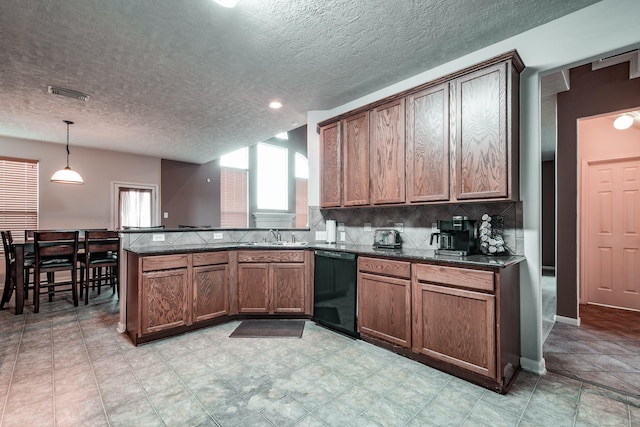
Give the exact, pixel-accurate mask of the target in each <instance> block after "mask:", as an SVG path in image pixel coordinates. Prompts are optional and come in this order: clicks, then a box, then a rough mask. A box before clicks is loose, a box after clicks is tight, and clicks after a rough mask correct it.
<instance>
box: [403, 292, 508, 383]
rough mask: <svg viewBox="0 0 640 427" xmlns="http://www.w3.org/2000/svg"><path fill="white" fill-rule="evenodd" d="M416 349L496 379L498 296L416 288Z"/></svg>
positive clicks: (414, 342) (414, 345)
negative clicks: (496, 314)
mask: <svg viewBox="0 0 640 427" xmlns="http://www.w3.org/2000/svg"><path fill="white" fill-rule="evenodd" d="M413 301H414V319H415V334H414V337H413V350H414V351H415V352H416V353H422V354H424V355H426V356H430V357H433V358H434V359H438V360H441V361H443V362H448V363H451V364H454V365H456V366H459V367H461V368H464V369H468V370H470V371H473V372H476V373H478V374H481V375H485V376H488V377H491V378H493V377H494V376H495V373H496V341H495V297H494V296H493V295H488V294H483V293H480V292H473V291H469V290H465V289H455V288H449V287H444V286H435V285H429V284H422V283H421V284H418V286H417V287H416V289H414V300H413Z"/></svg>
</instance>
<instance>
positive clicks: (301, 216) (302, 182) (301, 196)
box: [294, 153, 309, 228]
mask: <svg viewBox="0 0 640 427" xmlns="http://www.w3.org/2000/svg"><path fill="white" fill-rule="evenodd" d="M295 165H296V170H295V177H296V218H295V224H294V226H295V227H296V228H306V227H308V226H309V208H308V196H307V192H308V190H307V189H308V187H309V185H308V182H309V162H308V160H307V158H306V157H305V156H303V155H302V154H300V153H296V156H295Z"/></svg>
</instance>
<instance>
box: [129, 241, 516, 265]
mask: <svg viewBox="0 0 640 427" xmlns="http://www.w3.org/2000/svg"><path fill="white" fill-rule="evenodd" d="M316 249H318V250H328V251H338V252H350V253H355V254H357V255H366V256H376V257H381V258H387V259H402V260H410V261H428V262H431V263H435V264H458V265H467V266H476V267H495V268H503V267H508V266H510V265H513V264H518V263H520V262H522V261H524V260H525V257H524V256H522V255H500V256H489V255H469V256H453V255H436V253H435V251H434V250H433V249H416V248H402V249H374V248H373V247H372V246H370V245H352V244H326V243H314V242H309V243H308V244H306V245H262V244H250V243H236V242H226V243H204V244H197V245H177V246H169V245H158V246H147V247H141V248H130V249H127V251H129V252H132V253H135V254H137V255H142V256H149V255H169V254H180V253H195V252H210V251H217V250H280V251H282V250H316Z"/></svg>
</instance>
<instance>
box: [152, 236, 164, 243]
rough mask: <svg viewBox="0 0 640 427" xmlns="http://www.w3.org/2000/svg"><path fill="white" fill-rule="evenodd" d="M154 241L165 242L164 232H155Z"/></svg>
mask: <svg viewBox="0 0 640 427" xmlns="http://www.w3.org/2000/svg"><path fill="white" fill-rule="evenodd" d="M153 241H154V242H164V234H154V235H153Z"/></svg>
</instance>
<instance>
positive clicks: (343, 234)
mask: <svg viewBox="0 0 640 427" xmlns="http://www.w3.org/2000/svg"><path fill="white" fill-rule="evenodd" d="M345 240H347V233H345V232H344V231H341V232H340V241H341V242H344V241H345Z"/></svg>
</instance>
